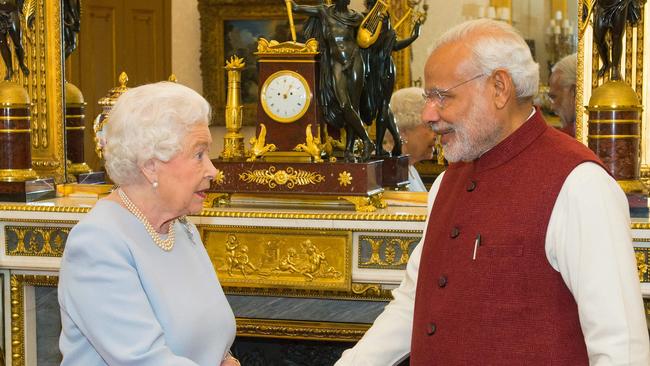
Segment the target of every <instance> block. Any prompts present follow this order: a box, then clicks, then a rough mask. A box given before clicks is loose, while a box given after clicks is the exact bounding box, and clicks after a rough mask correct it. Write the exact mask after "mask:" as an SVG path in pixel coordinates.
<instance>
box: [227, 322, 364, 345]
mask: <svg viewBox="0 0 650 366" xmlns="http://www.w3.org/2000/svg"><path fill="white" fill-rule="evenodd" d="M368 328H370V324H359V323H327V322H306V321H294V320H274V319H251V318H237V336H238V337H259V338H282V339H302V340H315V341H338V342H356V341H358V340H359V339H361V337H362V336H363V334H364V333H365V332H366V331H367V330H368Z"/></svg>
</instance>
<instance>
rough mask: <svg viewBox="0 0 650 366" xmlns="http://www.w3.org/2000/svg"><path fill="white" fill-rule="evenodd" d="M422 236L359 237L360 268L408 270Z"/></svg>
mask: <svg viewBox="0 0 650 366" xmlns="http://www.w3.org/2000/svg"><path fill="white" fill-rule="evenodd" d="M420 239H422V236H376V235H372V236H371V235H361V236H359V247H358V248H359V261H358V266H359V268H375V269H388V270H403V269H406V263H408V260H409V257H410V255H411V252H413V249H414V248H415V246H416V245H417V244H418V243H419V242H420Z"/></svg>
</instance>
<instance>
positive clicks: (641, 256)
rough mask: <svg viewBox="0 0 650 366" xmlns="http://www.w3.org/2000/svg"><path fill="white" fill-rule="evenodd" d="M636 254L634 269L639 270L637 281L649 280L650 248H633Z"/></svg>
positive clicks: (645, 281)
mask: <svg viewBox="0 0 650 366" xmlns="http://www.w3.org/2000/svg"><path fill="white" fill-rule="evenodd" d="M634 255H635V256H636V269H637V271H638V272H639V281H641V282H642V283H647V282H650V271H648V269H649V268H650V248H638V247H635V248H634Z"/></svg>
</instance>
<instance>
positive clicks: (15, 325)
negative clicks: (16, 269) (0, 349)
mask: <svg viewBox="0 0 650 366" xmlns="http://www.w3.org/2000/svg"><path fill="white" fill-rule="evenodd" d="M58 283H59V277H57V276H45V275H17V274H12V275H11V276H10V277H9V286H10V287H9V291H10V298H11V365H12V366H25V286H49V287H56V286H57V284H58Z"/></svg>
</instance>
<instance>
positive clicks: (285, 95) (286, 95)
mask: <svg viewBox="0 0 650 366" xmlns="http://www.w3.org/2000/svg"><path fill="white" fill-rule="evenodd" d="M291 88H293V84H289V89H287V92H286V93H284V95H283V97H284V99H287V97H288V96H289V92H290V91H291Z"/></svg>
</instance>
